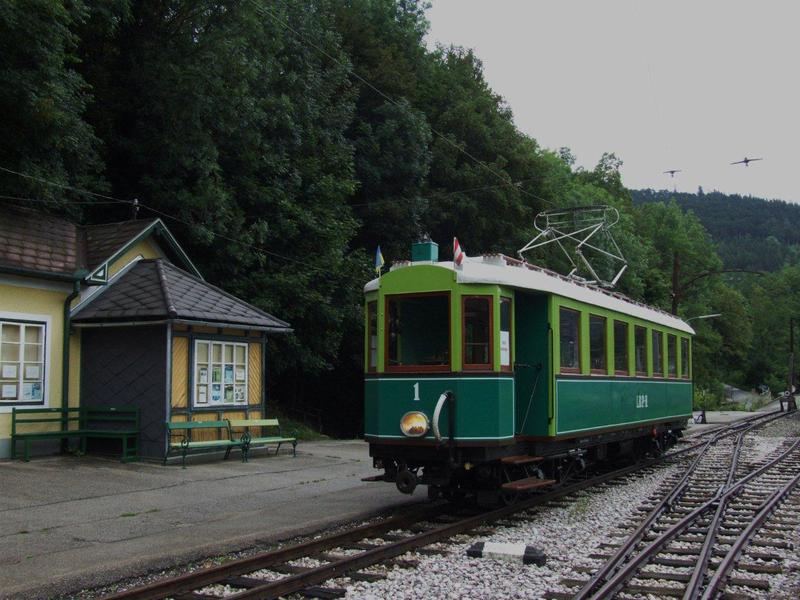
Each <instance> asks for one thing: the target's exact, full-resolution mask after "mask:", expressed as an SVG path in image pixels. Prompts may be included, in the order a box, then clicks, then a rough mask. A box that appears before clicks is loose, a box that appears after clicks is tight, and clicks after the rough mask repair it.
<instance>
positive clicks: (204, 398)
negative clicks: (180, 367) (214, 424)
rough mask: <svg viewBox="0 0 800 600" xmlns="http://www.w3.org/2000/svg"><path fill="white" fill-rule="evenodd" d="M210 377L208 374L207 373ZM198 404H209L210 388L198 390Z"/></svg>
mask: <svg viewBox="0 0 800 600" xmlns="http://www.w3.org/2000/svg"><path fill="white" fill-rule="evenodd" d="M206 375H208V373H206ZM197 403H198V404H208V387H206V386H204V385H203V386H200V387H198V388H197Z"/></svg>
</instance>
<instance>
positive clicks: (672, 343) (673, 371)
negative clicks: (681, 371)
mask: <svg viewBox="0 0 800 600" xmlns="http://www.w3.org/2000/svg"><path fill="white" fill-rule="evenodd" d="M667 371H668V373H669V376H670V377H677V376H678V339H677V338H676V337H675V336H674V335H667Z"/></svg>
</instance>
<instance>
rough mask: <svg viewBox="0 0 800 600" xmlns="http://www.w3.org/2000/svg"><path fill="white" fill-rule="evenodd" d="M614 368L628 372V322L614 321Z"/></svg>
mask: <svg viewBox="0 0 800 600" xmlns="http://www.w3.org/2000/svg"><path fill="white" fill-rule="evenodd" d="M614 370H615V371H616V372H617V373H619V374H620V375H627V374H628V324H627V323H623V322H622V321H614Z"/></svg>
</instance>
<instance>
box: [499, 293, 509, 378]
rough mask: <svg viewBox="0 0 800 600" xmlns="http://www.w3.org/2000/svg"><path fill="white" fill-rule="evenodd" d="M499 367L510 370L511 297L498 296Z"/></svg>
mask: <svg viewBox="0 0 800 600" xmlns="http://www.w3.org/2000/svg"><path fill="white" fill-rule="evenodd" d="M500 368H501V369H502V370H503V371H510V370H511V298H500Z"/></svg>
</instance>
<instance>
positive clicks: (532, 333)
mask: <svg viewBox="0 0 800 600" xmlns="http://www.w3.org/2000/svg"><path fill="white" fill-rule="evenodd" d="M547 299H548V297H547V296H546V295H545V294H536V293H529V292H520V291H517V292H516V293H515V296H514V303H515V307H514V332H513V335H514V340H515V341H514V344H515V349H516V354H515V359H514V408H515V419H516V421H515V433H516V434H517V435H526V436H546V435H547V430H548V393H549V387H550V386H549V374H550V370H551V366H550V345H551V339H550V336H551V335H552V333H551V330H550V324H549V322H548V319H547Z"/></svg>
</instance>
